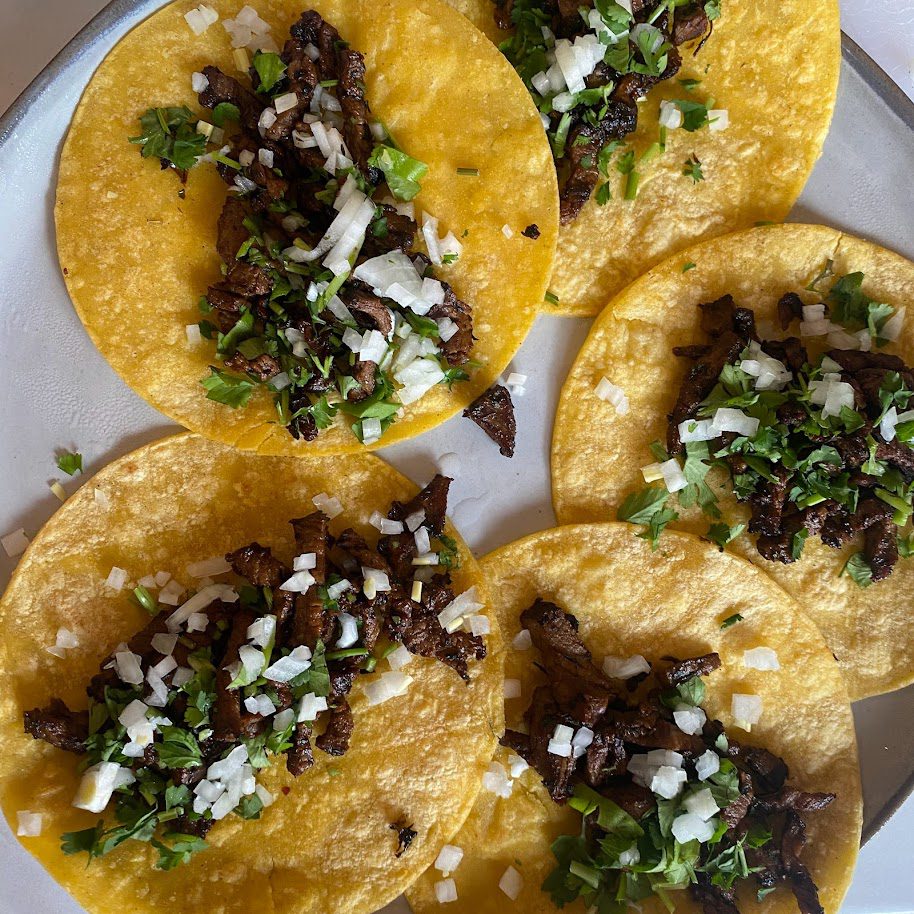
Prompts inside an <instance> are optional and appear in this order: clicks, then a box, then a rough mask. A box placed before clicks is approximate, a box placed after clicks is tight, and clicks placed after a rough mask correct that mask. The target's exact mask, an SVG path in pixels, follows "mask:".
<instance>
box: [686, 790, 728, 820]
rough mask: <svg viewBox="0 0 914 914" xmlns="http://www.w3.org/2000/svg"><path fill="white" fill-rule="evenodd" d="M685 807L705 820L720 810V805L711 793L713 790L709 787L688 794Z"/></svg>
mask: <svg viewBox="0 0 914 914" xmlns="http://www.w3.org/2000/svg"><path fill="white" fill-rule="evenodd" d="M685 808H686V810H688V811H689V812H691V813H694V814H695V815H696V816H698V817H699V818H700V819H703V820H704V821H705V822H707V821H708V819H710V818H712V817H713V816H716V815H717V813H718V812H719V811H720V807H719V806H718V805H717V803H716V801H715V800H714V797H713V796H712V794H711V790H710V789H709V788H708V787H705V788H704V789H703V790H698V791H696V792H695V793H693V794H690V795H689V796H687V797H686V799H685Z"/></svg>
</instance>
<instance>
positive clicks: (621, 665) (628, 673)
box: [603, 654, 651, 679]
mask: <svg viewBox="0 0 914 914" xmlns="http://www.w3.org/2000/svg"><path fill="white" fill-rule="evenodd" d="M650 671H651V665H650V664H649V663H648V662H647V661H646V660H645V659H644V657H642V656H641V655H640V654H633V655H632V656H631V657H627V658H623V657H605V658H604V659H603V672H604V673H606V675H607V676H609V677H610V678H611V679H631V678H632V677H633V676H640V675H641V674H642V673H650Z"/></svg>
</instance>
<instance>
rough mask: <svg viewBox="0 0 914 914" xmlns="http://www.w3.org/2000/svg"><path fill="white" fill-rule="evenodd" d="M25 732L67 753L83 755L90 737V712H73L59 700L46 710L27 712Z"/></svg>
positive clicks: (54, 701)
mask: <svg viewBox="0 0 914 914" xmlns="http://www.w3.org/2000/svg"><path fill="white" fill-rule="evenodd" d="M25 732H26V733H29V734H31V736H32V739H42V740H44V741H45V742H46V743H50V744H51V745H52V746H56V747H57V748H58V749H63V750H64V751H65V752H76V753H83V752H85V751H86V740H87V739H88V737H89V712H88V711H71V710H70V709H69V708H68V707H67V706H66V705H65V704H64V703H63V702H62V701H61V700H60V699H59V698H52V699H51V703H50V704H49V705H48V706H47V707H46V708H34V709H33V710H31V711H26V712H25Z"/></svg>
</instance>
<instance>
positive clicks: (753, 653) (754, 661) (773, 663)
mask: <svg viewBox="0 0 914 914" xmlns="http://www.w3.org/2000/svg"><path fill="white" fill-rule="evenodd" d="M743 666H744V667H748V668H749V669H750V670H779V669H780V668H781V664H780V661H779V660H778V655H777V653H776V652H775V651H773V650H772V649H771V648H770V647H754V648H752V649H751V650H748V651H744V652H743Z"/></svg>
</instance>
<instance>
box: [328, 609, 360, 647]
mask: <svg viewBox="0 0 914 914" xmlns="http://www.w3.org/2000/svg"><path fill="white" fill-rule="evenodd" d="M336 618H337V620H338V621H339V623H340V627H341V629H342V633H341V634H340V637H339V640H338V641H337V642H336V644H335V645H334V647H336V648H338V649H342V650H345V649H346V648H347V647H352V645H353V644H355V643H356V642H357V641H358V640H359V626H358V623H357V622H356V618H355V616H352V615H350V614H349V613H340V614H339V615H338V616H337V617H336Z"/></svg>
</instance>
